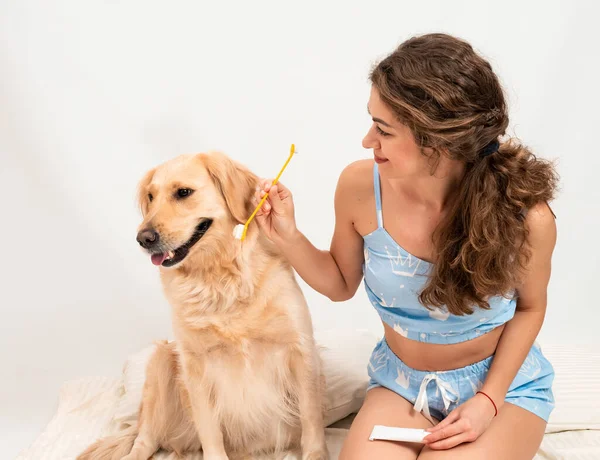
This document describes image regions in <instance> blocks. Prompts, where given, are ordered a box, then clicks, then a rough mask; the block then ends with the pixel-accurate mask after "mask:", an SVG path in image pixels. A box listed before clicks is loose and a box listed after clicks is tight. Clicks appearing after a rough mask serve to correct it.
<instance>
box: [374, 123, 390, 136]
mask: <svg viewBox="0 0 600 460" xmlns="http://www.w3.org/2000/svg"><path fill="white" fill-rule="evenodd" d="M375 128H376V129H377V132H378V133H379V134H381V135H382V136H389V135H390V133H386V132H385V131H384V130H383V129H381V128H380V127H379V126H377V125H375Z"/></svg>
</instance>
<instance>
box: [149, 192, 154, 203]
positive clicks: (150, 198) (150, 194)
mask: <svg viewBox="0 0 600 460" xmlns="http://www.w3.org/2000/svg"><path fill="white" fill-rule="evenodd" d="M153 199H154V197H153V196H152V193H148V201H150V202H152V200H153Z"/></svg>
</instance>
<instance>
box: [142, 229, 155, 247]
mask: <svg viewBox="0 0 600 460" xmlns="http://www.w3.org/2000/svg"><path fill="white" fill-rule="evenodd" d="M158 240H159V236H158V232H157V231H156V230H153V229H146V230H142V231H141V232H139V233H138V234H137V242H138V243H140V246H141V247H143V248H145V249H150V248H151V247H152V246H155V245H156V244H157V243H158Z"/></svg>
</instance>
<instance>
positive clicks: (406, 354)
mask: <svg viewBox="0 0 600 460" xmlns="http://www.w3.org/2000/svg"><path fill="white" fill-rule="evenodd" d="M383 326H384V330H385V340H386V342H387V344H388V346H389V347H390V349H391V350H392V352H393V353H394V354H395V355H396V356H397V357H398V358H400V360H401V361H402V362H403V363H404V364H406V365H407V366H408V367H411V368H413V369H416V370H420V371H449V370H452V369H459V368H461V367H466V366H469V365H470V364H474V363H476V362H479V361H482V360H484V359H486V358H489V357H490V356H492V355H493V354H494V353H495V351H496V347H497V346H498V341H499V340H500V336H501V335H502V331H503V330H504V326H499V327H497V328H495V329H493V330H492V331H490V332H488V333H487V334H485V335H482V336H479V337H477V338H475V339H472V340H468V341H466V342H461V343H455V344H450V345H448V344H437V343H425V342H417V341H416V340H411V339H407V338H406V337H403V336H401V335H400V334H398V333H397V332H396V331H394V329H393V328H391V327H390V326H388V325H387V324H385V323H384V324H383Z"/></svg>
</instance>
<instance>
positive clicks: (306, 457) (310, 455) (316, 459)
mask: <svg viewBox="0 0 600 460" xmlns="http://www.w3.org/2000/svg"><path fill="white" fill-rule="evenodd" d="M305 347H306V349H305V350H302V351H301V352H299V353H297V354H295V356H294V357H293V358H292V368H293V370H294V373H295V376H296V378H297V380H298V403H299V409H300V424H301V426H302V437H301V440H300V443H301V445H302V459H303V460H327V459H328V458H329V454H328V452H327V445H326V444H325V427H324V422H323V406H322V397H323V395H322V390H321V384H320V378H321V370H320V362H319V357H318V355H317V353H316V350H315V348H314V346H312V344H311V345H309V346H305Z"/></svg>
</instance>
